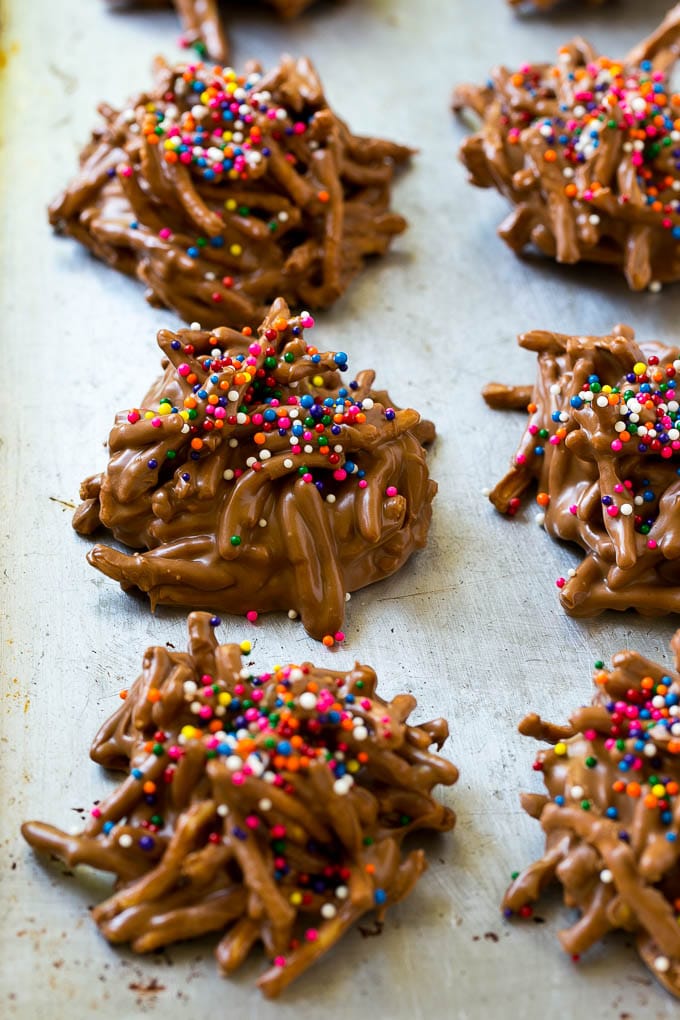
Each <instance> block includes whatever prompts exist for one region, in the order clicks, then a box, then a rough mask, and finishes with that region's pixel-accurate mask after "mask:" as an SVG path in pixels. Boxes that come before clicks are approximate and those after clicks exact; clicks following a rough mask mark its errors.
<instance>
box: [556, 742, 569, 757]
mask: <svg viewBox="0 0 680 1020" xmlns="http://www.w3.org/2000/svg"><path fill="white" fill-rule="evenodd" d="M566 753H567V745H566V744H563V743H562V741H561V740H560V742H559V744H555V754H566Z"/></svg>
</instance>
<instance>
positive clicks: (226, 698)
mask: <svg viewBox="0 0 680 1020" xmlns="http://www.w3.org/2000/svg"><path fill="white" fill-rule="evenodd" d="M217 700H218V701H219V703H220V705H230V704H231V694H230V693H229V692H228V691H220V693H219V694H218V695H217Z"/></svg>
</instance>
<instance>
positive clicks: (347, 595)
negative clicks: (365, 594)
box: [345, 591, 352, 602]
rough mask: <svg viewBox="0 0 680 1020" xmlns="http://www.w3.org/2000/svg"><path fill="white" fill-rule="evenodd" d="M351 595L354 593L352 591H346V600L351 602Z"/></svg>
mask: <svg viewBox="0 0 680 1020" xmlns="http://www.w3.org/2000/svg"><path fill="white" fill-rule="evenodd" d="M351 597H352V593H351V592H350V591H346V592H345V602H349V600H350V599H351Z"/></svg>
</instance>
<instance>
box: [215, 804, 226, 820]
mask: <svg viewBox="0 0 680 1020" xmlns="http://www.w3.org/2000/svg"><path fill="white" fill-rule="evenodd" d="M217 813H218V815H219V816H220V818H226V817H227V815H228V814H229V805H228V804H218V805H217Z"/></svg>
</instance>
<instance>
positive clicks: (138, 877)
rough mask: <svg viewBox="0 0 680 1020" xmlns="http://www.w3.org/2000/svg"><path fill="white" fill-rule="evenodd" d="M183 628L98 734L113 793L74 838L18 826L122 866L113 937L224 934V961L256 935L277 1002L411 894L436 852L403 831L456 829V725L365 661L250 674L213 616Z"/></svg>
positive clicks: (109, 865)
mask: <svg viewBox="0 0 680 1020" xmlns="http://www.w3.org/2000/svg"><path fill="white" fill-rule="evenodd" d="M188 626H189V650H188V652H174V651H169V650H168V649H167V648H165V647H162V646H161V647H156V648H150V649H149V650H148V651H147V653H146V655H145V657H144V665H143V671H142V674H141V676H140V677H139V678H138V679H137V680H136V681H135V683H134V684H133V686H132V688H131V689H130V691H129V693H128V694H127V698H126V700H125V701H124V704H123V705H122V706H121V707H120V709H119V710H118V711H117V712H116V713H115V714H114V715H113V717H112V718H111V719H110V720H109V721H108V722H107V723H105V725H104V726H103V727H102V729H101V730H100V731H99V733H98V734H97V737H96V738H95V741H94V744H93V746H92V752H91V754H92V758H93V759H94V760H95V761H96V762H99V763H100V764H102V765H105V766H107V767H110V768H115V769H119V770H124V771H127V772H128V775H127V777H126V778H125V779H124V780H123V782H122V784H121V785H120V786H119V787H118V789H117V790H116V791H115V792H114V793H113V794H111V795H110V796H109V797H107V798H106V800H104V801H102V802H101V803H99V804H98V805H97V806H96V807H95V809H94V810H93V812H92V815H91V817H90V819H89V821H88V823H87V825H86V827H85V829H84V830H83V832H82V833H81V834H80V835H76V836H74V835H69V834H67V833H65V832H61V831H60V830H59V829H56V828H54V827H53V826H51V825H46V824H44V823H42V822H27V823H25V824H24V825H23V827H22V832H23V835H24V837H25V838H26V839H27V840H28V842H29V843H30V844H31V846H33V847H35V848H36V849H38V850H41V851H45V852H49V853H51V854H56V855H58V856H59V857H60V858H62V860H64V861H65V862H66V863H67V865H68V866H69V867H73V866H74V865H76V864H88V865H90V866H92V867H95V868H99V869H101V870H103V871H109V872H113V874H114V875H116V878H117V883H116V889H115V892H114V894H113V895H112V896H110V897H109V898H108V899H107V900H105V901H104V902H103V903H100V904H99V905H98V906H97V907H95V909H94V910H93V912H92V916H93V917H94V919H95V921H96V923H97V924H98V926H99V928H100V930H101V932H102V934H103V935H104V936H105V937H106V938H107V939H108V940H109V941H110V942H113V943H120V942H124V943H129V944H130V946H131V948H132V949H133V950H135V952H139V953H146V952H150V951H152V950H154V949H157V948H158V947H160V946H166V945H169V944H170V943H172V942H177V941H179V940H182V939H188V938H197V937H200V936H202V935H205V934H207V933H209V932H215V933H217V934H218V935H219V937H220V941H219V944H218V946H217V949H216V956H217V961H218V964H219V966H220V968H221V969H222V971H224V972H225V973H229V972H231V971H232V970H235V969H236V968H237V967H238V966H239V965H240V964H241V963H242V962H243V961H244V960H245V958H246V957H247V956H248V954H249V952H250V950H251V948H252V947H253V946H254V945H255V944H256V943H258V942H260V943H262V945H263V946H264V949H265V952H266V954H267V956H268V957H269V958H270V960H271V966H270V967H269V969H268V970H267V971H266V972H265V973H264V974H263V976H262V977H261V978H260V980H259V981H258V984H259V987H260V988H261V989H262V991H263V992H264V994H265V995H267V996H272V997H273V996H276V995H278V994H279V993H280V992H281V991H282V990H283V989H284V988H285V987H286V986H287V985H288V984H289V983H290V982H291V981H293V980H294V979H295V978H296V977H298V976H299V975H300V974H301V973H303V972H304V971H305V970H306V969H307V968H308V967H309V966H310V965H311V964H312V963H314V961H315V960H317V959H318V958H319V957H320V956H322V955H324V954H325V953H326V952H327V951H328V949H330V947H331V946H332V945H333V944H334V943H335V942H337V941H338V939H339V938H340V937H341V936H342V935H343V934H344V932H345V931H347V929H348V928H350V927H351V926H352V925H353V924H354V923H355V921H357V920H358V919H359V918H360V917H362V916H363V915H364V914H365V913H367V912H368V911H371V910H376V911H377V914H378V917H379V918H380V919H381V918H382V917H383V916H384V914H385V911H386V910H387V908H388V907H389V906H391V905H392V904H393V903H396V902H397V901H398V900H400V899H402V898H403V897H404V896H406V895H407V893H409V892H410V891H411V889H412V888H413V886H414V885H415V883H416V881H417V880H418V878H419V877H420V875H421V874H422V872H423V871H424V870H425V868H426V866H427V864H426V860H425V851H424V850H422V849H414V850H411V851H409V852H408V853H405V852H403V851H402V850H401V843H402V840H403V838H404V837H405V836H406V835H407V834H409V833H413V832H415V831H417V830H420V829H430V830H436V831H441V832H443V831H447V830H449V829H451V828H453V825H454V822H455V815H454V813H453V812H452V811H451V810H450V809H449V808H447V807H444V806H443V805H442V804H439V803H438V802H437V801H436V800H435V799H434V798H433V796H432V788H433V787H434V786H435V785H436V784H438V783H443V784H445V785H447V786H450V785H452V784H453V783H455V781H456V779H457V777H458V772H457V770H456V768H455V767H454V766H453V765H452V764H451V763H450V762H448V761H446V760H445V759H443V758H440V757H439V756H438V755H436V754H434V753H433V752H431V751H430V750H429V748H430V746H431V745H432V744H436V746H437V748H438V749H439V748H440V747H441V745H442V744H443V743H444V741H445V740H446V738H447V736H448V726H447V723H446V722H445V721H444V720H443V719H437V720H435V721H433V722H429V723H424V724H422V725H420V726H410V725H409V724H408V722H407V720H408V717H409V715H410V714H411V712H412V711H413V709H414V708H415V706H416V701H415V699H414V698H413V697H412V696H411V695H409V694H401V695H398V696H397V697H395V698H394V699H393V700H392V701H390V702H385V701H383V699H382V698H380V697H379V696H378V694H377V693H376V676H375V673H374V672H373V670H372V669H370V668H369V667H368V666H360V665H359V664H358V663H357V664H356V665H355V667H354V669H353V670H351V671H349V672H347V673H343V672H340V671H337V670H325V669H319V668H316V667H314V666H312V665H311V664H310V663H305V664H303V665H302V666H286V667H276V669H275V670H274V671H273V672H271V673H264V674H262V675H261V676H259V677H258V676H254V675H253V674H252V673H251V671H250V669H249V668H247V667H244V665H243V662H242V658H241V652H240V648H239V646H238V645H235V644H227V645H218V643H217V640H216V638H215V635H214V628H213V626H212V621H211V618H210V616H209V615H208V614H207V613H192V614H191V615H190V617H189V622H188Z"/></svg>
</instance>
